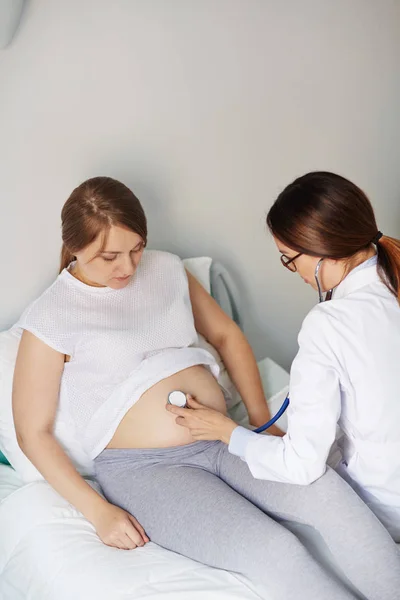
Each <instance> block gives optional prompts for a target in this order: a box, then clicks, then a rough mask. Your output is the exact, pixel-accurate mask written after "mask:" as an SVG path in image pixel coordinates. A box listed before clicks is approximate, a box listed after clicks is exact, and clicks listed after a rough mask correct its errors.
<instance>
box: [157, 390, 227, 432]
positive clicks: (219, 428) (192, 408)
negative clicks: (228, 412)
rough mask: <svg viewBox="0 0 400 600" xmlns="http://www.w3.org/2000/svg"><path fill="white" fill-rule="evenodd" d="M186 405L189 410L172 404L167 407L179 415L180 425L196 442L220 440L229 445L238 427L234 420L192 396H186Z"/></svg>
mask: <svg viewBox="0 0 400 600" xmlns="http://www.w3.org/2000/svg"><path fill="white" fill-rule="evenodd" d="M186 403H187V406H188V407H189V408H179V407H178V406H173V405H171V404H167V406H166V409H167V410H168V412H170V413H173V414H174V415H177V418H176V422H177V424H178V425H181V426H182V427H186V428H187V429H189V431H190V433H191V435H192V437H193V438H194V439H195V440H220V441H221V442H224V443H225V444H229V441H230V439H231V435H232V432H233V430H234V429H236V427H237V424H236V423H235V422H234V421H232V419H230V418H229V417H226V416H225V415H223V414H222V413H220V412H218V411H217V410H214V409H213V408H207V407H205V406H204V405H203V404H200V402H197V400H195V399H194V398H193V397H192V396H189V395H187V396H186Z"/></svg>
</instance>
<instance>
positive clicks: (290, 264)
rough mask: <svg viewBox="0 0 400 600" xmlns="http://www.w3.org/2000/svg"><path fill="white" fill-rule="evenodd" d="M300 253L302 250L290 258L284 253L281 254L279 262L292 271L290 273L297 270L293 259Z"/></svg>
mask: <svg viewBox="0 0 400 600" xmlns="http://www.w3.org/2000/svg"><path fill="white" fill-rule="evenodd" d="M302 254H303V253H302V252H299V254H296V256H293V257H292V258H289V257H288V256H286V255H285V254H282V255H281V263H282V264H283V266H284V267H286V268H287V269H289V271H292V273H295V272H296V271H297V267H296V263H295V262H294V261H295V260H297V259H298V258H299V257H300V256H301V255H302Z"/></svg>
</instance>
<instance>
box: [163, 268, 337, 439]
mask: <svg viewBox="0 0 400 600" xmlns="http://www.w3.org/2000/svg"><path fill="white" fill-rule="evenodd" d="M323 260H324V259H323V258H321V259H320V260H319V261H318V263H317V266H316V267H315V272H314V277H315V281H316V282H317V288H318V296H319V302H327V301H328V300H331V298H332V293H333V288H332V289H330V290H328V291H327V292H326V295H325V298H324V296H323V293H322V288H321V284H320V281H319V278H318V273H319V270H320V268H321V263H322V261H323ZM168 404H173V405H174V406H179V407H180V408H188V405H187V402H186V394H185V393H184V392H181V391H180V390H174V391H173V392H170V393H169V394H168ZM289 404H290V400H289V394H288V395H287V396H286V398H285V399H284V401H283V402H282V406H281V407H280V409H279V410H278V412H277V413H276V415H274V416H273V417H272V418H271V419H270V420H269V421H267V423H264V425H261V427H257V429H253V433H262V432H263V431H265V430H266V429H269V428H270V427H272V425H274V423H276V422H277V421H278V420H279V419H280V418H281V416H282V415H283V414H284V412H285V411H286V409H287V408H288V406H289Z"/></svg>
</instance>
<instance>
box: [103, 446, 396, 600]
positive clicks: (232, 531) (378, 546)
mask: <svg viewBox="0 0 400 600" xmlns="http://www.w3.org/2000/svg"><path fill="white" fill-rule="evenodd" d="M95 466H96V477H97V480H98V481H99V483H100V485H101V487H102V489H103V491H104V494H105V496H106V497H107V499H108V500H109V501H110V502H112V503H113V504H116V505H118V506H120V507H122V508H123V509H125V510H126V511H128V512H129V513H131V514H132V515H134V516H135V517H136V518H137V519H138V521H139V522H140V523H141V524H142V525H143V527H144V528H145V530H146V532H147V534H148V536H149V537H150V539H151V540H152V541H153V542H155V543H157V544H159V545H160V546H163V547H164V548H167V549H169V550H173V551H174V552H178V553H179V554H182V555H184V556H187V557H190V558H192V559H194V560H197V561H199V562H201V563H204V564H207V565H210V566H212V567H217V568H220V569H227V570H230V571H234V572H237V573H241V574H243V575H245V576H247V577H248V578H249V579H250V580H251V581H253V582H254V583H255V584H261V586H262V587H263V588H264V590H265V591H264V592H260V594H261V595H262V597H265V598H269V599H271V598H272V599H273V600H303V599H304V600H322V599H323V600H339V599H340V600H350V599H353V600H354V598H356V597H357V596H355V595H354V594H353V593H352V592H350V591H349V590H348V589H347V588H346V587H345V586H344V584H342V583H341V582H339V581H338V580H336V579H335V578H333V577H332V576H331V575H330V574H329V573H328V571H326V570H325V569H324V568H323V567H322V566H321V565H320V564H319V563H318V562H317V561H316V560H314V558H313V557H312V556H311V554H310V553H309V552H308V551H307V550H306V548H305V547H304V546H303V545H302V543H301V542H300V541H299V540H298V538H297V537H296V536H295V535H293V533H291V532H290V531H288V529H286V528H285V527H284V526H283V525H282V524H280V523H279V522H277V521H280V520H288V521H294V522H297V523H303V524H307V525H310V526H312V527H314V528H315V529H317V530H318V531H319V532H320V534H321V535H322V537H323V539H324V540H325V542H326V544H327V546H328V547H329V549H330V551H331V552H332V554H333V555H334V558H335V560H336V562H337V563H338V564H339V567H340V568H341V570H342V571H343V572H344V574H345V575H346V576H347V578H348V579H349V580H350V581H351V582H352V584H354V586H355V587H356V588H357V589H359V590H360V592H362V594H364V595H365V597H366V598H368V600H396V598H399V597H400V556H399V553H398V550H397V547H396V545H395V544H394V542H393V540H392V538H391V537H390V535H389V534H388V533H387V531H386V530H385V529H384V527H383V526H382V525H381V524H380V523H379V521H378V519H377V518H376V517H375V516H374V515H373V514H372V512H370V510H369V509H368V508H367V506H366V505H364V503H363V502H362V501H361V500H360V498H359V497H358V496H357V495H356V493H355V492H354V491H353V490H352V489H351V488H350V487H349V486H348V485H347V483H345V482H344V481H343V480H342V479H341V478H340V477H339V475H337V473H335V472H334V471H332V470H331V469H328V470H327V472H326V474H325V475H324V476H323V477H321V478H320V479H319V480H318V481H316V482H315V483H313V484H312V485H309V486H298V485H290V484H280V483H274V482H270V481H261V480H257V479H254V478H253V476H252V475H251V473H250V471H249V468H248V466H247V465H246V463H245V462H243V461H242V460H241V459H239V458H237V457H236V456H233V455H231V454H229V452H228V450H227V447H226V446H225V445H224V444H222V443H220V442H196V443H194V444H190V445H188V446H181V447H174V448H163V449H107V450H104V451H103V452H102V453H101V454H100V455H99V456H98V457H97V458H96V460H95ZM263 594H265V595H263ZM361 597H362V596H361Z"/></svg>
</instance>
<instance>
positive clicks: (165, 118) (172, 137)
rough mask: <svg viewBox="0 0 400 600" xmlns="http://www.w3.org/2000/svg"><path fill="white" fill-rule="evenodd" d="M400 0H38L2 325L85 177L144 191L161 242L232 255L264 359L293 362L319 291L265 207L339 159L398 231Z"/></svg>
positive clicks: (32, 5)
mask: <svg viewBox="0 0 400 600" xmlns="http://www.w3.org/2000/svg"><path fill="white" fill-rule="evenodd" d="M399 61H400V2H398V1H397V0H380V1H379V2H377V1H376V0H352V1H351V2H349V1H348V0H335V2H333V1H330V0H325V1H322V0H285V1H284V2H281V1H280V0H270V1H268V0H264V1H262V0H168V2H167V1H165V0H29V1H28V3H27V7H26V10H25V13H24V15H23V18H22V21H21V24H20V27H19V30H18V31H17V34H16V36H15V38H14V40H13V42H12V43H11V45H10V46H9V47H8V48H7V49H5V50H3V51H1V52H0V90H1V92H0V170H1V173H0V202H1V211H0V219H1V222H0V256H1V285H2V289H1V294H0V309H1V310H0V329H1V328H4V327H6V326H8V325H10V324H11V323H12V322H13V321H14V320H15V319H16V318H17V317H18V316H19V314H20V312H21V310H22V309H23V308H24V307H25V305H26V304H27V303H28V302H29V301H30V300H31V299H33V298H34V297H35V296H36V295H38V294H39V292H40V291H41V290H43V289H44V288H45V286H47V285H48V284H49V283H50V282H51V281H52V279H53V278H54V276H55V274H56V270H57V265H58V254H59V247H60V231H59V213H60V209H61V206H62V204H63V203H64V201H65V200H66V198H67V196H68V195H69V193H70V192H71V191H72V189H73V188H74V187H75V186H76V185H77V184H78V183H80V182H81V181H82V180H84V179H86V178H87V177H91V176H94V175H100V174H107V175H111V176H113V177H116V178H120V179H121V180H122V181H124V182H125V183H126V184H127V185H129V186H130V187H131V188H132V189H133V190H134V191H135V193H136V194H137V195H138V196H139V198H140V199H141V200H142V202H143V205H144V207H145V210H146V212H147V215H148V218H149V226H150V245H151V246H153V247H156V248H160V249H166V250H170V251H173V252H176V253H178V254H180V255H181V256H183V257H185V256H190V255H211V256H213V257H214V258H216V259H218V260H220V261H222V262H223V263H224V264H225V265H226V266H227V267H228V268H229V269H230V270H231V272H232V274H233V275H234V277H235V278H236V280H237V282H238V284H239V287H240V290H241V292H242V302H243V309H244V316H245V329H246V332H247V334H248V335H249V338H250V340H251V342H252V344H253V346H254V348H255V350H256V353H257V355H258V356H261V355H265V354H266V353H268V354H269V355H270V356H271V357H273V358H275V359H276V360H278V361H279V362H281V363H282V364H283V365H285V366H288V364H289V363H290V361H291V359H292V358H293V356H294V353H295V352H296V348H297V343H296V336H297V331H298V329H299V327H300V324H301V321H302V318H303V317H304V315H305V313H306V312H307V311H308V310H309V309H310V308H311V306H312V305H313V304H314V303H315V302H316V296H315V293H314V292H313V291H312V290H309V289H308V288H306V287H305V286H304V284H303V283H302V282H301V280H300V279H299V278H297V277H296V276H295V275H291V274H290V273H289V272H286V271H285V270H284V269H283V268H282V267H281V265H280V262H279V258H278V254H277V252H276V251H275V248H274V247H273V244H272V241H271V239H270V238H269V235H268V234H267V232H266V230H265V214H266V212H267V210H268V208H269V206H270V205H271V203H272V202H273V200H274V199H275V197H276V195H277V193H278V192H279V191H280V190H281V189H282V188H283V187H284V186H285V185H286V184H287V183H289V182H290V181H291V180H292V179H293V178H294V177H295V176H298V175H300V174H303V173H304V172H306V171H309V170H314V169H328V170H333V171H338V172H339V173H341V174H343V175H345V176H347V177H349V178H352V179H354V181H355V182H356V183H358V184H359V185H360V186H361V187H363V188H364V189H365V191H366V192H367V193H368V194H369V195H370V197H371V198H372V200H373V202H374V205H375V208H376V212H377V217H378V224H379V225H380V227H381V229H382V230H383V231H384V232H386V233H388V234H393V235H397V236H398V237H400V202H399V192H400V170H399V168H398V156H399V154H398V152H399V141H400V119H399V113H398V110H399V106H400V74H399V68H398V65H399Z"/></svg>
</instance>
